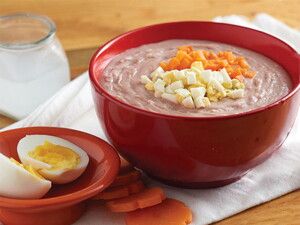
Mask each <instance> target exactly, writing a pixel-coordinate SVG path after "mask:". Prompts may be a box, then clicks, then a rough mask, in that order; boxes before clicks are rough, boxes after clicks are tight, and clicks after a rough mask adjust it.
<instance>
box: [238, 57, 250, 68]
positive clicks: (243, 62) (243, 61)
mask: <svg viewBox="0 0 300 225" xmlns="http://www.w3.org/2000/svg"><path fill="white" fill-rule="evenodd" d="M239 64H240V66H241V67H242V68H245V69H248V68H249V67H250V66H249V64H248V63H247V62H246V60H245V59H243V60H240V63H239Z"/></svg>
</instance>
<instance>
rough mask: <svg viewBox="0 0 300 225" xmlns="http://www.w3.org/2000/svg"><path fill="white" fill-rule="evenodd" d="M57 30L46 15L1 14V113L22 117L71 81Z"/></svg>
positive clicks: (16, 117)
mask: <svg viewBox="0 0 300 225" xmlns="http://www.w3.org/2000/svg"><path fill="white" fill-rule="evenodd" d="M55 33H56V27H55V24H54V22H53V21H52V20H51V19H49V18H47V17H45V16H42V15H37V14H27V13H24V14H15V15H7V16H3V17H0V114H3V115H6V116H9V117H11V118H14V119H17V120H19V119H22V118H24V117H25V116H27V115H28V114H30V113H31V112H32V111H33V110H34V109H35V108H37V107H38V106H39V105H41V104H42V103H43V102H45V101H46V100H47V99H49V98H50V97H51V96H53V95H54V94H55V93H56V92H57V91H58V90H59V89H60V88H61V87H62V86H64V85H65V84H66V83H68V82H69V81H70V70H69V63H68V60H67V57H66V55H65V52H64V49H63V48H62V46H61V44H60V42H59V40H58V38H57V37H56V34H55Z"/></svg>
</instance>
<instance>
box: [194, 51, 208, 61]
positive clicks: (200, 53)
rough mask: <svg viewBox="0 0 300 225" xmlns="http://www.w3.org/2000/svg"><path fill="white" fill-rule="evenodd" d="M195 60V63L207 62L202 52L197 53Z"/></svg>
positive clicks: (195, 53)
mask: <svg viewBox="0 0 300 225" xmlns="http://www.w3.org/2000/svg"><path fill="white" fill-rule="evenodd" d="M193 58H194V60H195V61H202V60H206V58H205V56H204V55H203V52H202V51H195V52H194V55H193Z"/></svg>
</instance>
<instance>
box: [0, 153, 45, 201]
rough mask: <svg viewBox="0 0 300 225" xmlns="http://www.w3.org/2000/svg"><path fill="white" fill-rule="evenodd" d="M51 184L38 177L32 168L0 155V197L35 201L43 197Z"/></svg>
mask: <svg viewBox="0 0 300 225" xmlns="http://www.w3.org/2000/svg"><path fill="white" fill-rule="evenodd" d="M50 188H51V182H50V181H48V180H45V179H44V178H43V177H42V176H41V175H39V174H38V173H37V172H36V171H35V170H34V168H33V167H32V166H28V167H26V166H25V167H24V166H23V165H22V164H20V163H19V162H17V161H16V160H14V159H12V158H10V159H9V158H8V157H6V156H5V155H3V154H1V153H0V196H5V197H7V198H20V199H36V198H41V197H42V196H44V195H45V194H46V193H47V192H48V191H49V189H50Z"/></svg>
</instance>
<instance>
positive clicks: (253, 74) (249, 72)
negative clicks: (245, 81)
mask: <svg viewBox="0 0 300 225" xmlns="http://www.w3.org/2000/svg"><path fill="white" fill-rule="evenodd" d="M244 76H245V77H246V78H253V77H254V76H255V72H254V71H252V70H248V71H247V72H246V73H245V75H244Z"/></svg>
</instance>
